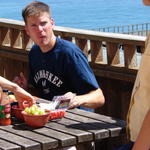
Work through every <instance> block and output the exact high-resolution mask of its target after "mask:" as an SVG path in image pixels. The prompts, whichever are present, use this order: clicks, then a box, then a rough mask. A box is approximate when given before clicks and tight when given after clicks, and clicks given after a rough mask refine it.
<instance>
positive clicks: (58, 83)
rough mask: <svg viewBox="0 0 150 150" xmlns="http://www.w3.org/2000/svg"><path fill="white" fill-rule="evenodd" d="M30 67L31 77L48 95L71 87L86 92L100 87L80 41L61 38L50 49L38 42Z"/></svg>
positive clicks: (31, 80)
mask: <svg viewBox="0 0 150 150" xmlns="http://www.w3.org/2000/svg"><path fill="white" fill-rule="evenodd" d="M29 67H30V77H29V81H30V83H31V84H32V85H33V86H34V87H36V88H37V89H38V90H39V93H40V97H43V98H45V99H49V100H51V99H52V98H53V96H56V95H63V94H65V93H66V92H69V91H71V92H73V93H76V94H77V95H80V94H86V93H88V92H90V91H91V90H95V89H97V88H99V85H98V83H97V81H96V79H95V76H94V74H93V71H92V70H91V68H90V66H89V64H88V60H87V58H86V56H85V55H84V53H83V52H82V51H81V50H80V49H79V47H78V46H77V45H75V44H73V43H72V42H69V41H66V40H62V39H60V38H57V39H56V44H55V46H54V48H53V49H52V50H50V51H48V52H46V53H43V52H42V51H41V50H40V47H39V46H37V45H34V46H33V47H32V49H31V51H30V52H29Z"/></svg>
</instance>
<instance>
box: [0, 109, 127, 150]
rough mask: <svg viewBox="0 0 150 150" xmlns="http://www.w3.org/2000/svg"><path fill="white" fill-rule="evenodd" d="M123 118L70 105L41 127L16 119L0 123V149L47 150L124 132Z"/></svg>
mask: <svg viewBox="0 0 150 150" xmlns="http://www.w3.org/2000/svg"><path fill="white" fill-rule="evenodd" d="M125 126H126V123H125V121H122V120H118V119H114V118H111V117H108V116H104V115H100V114H96V113H93V112H87V111H85V110H81V109H77V108H76V109H72V110H69V111H67V112H66V115H65V117H64V118H62V119H60V120H53V121H49V122H48V123H47V124H46V125H45V126H44V127H41V128H31V127H29V126H27V125H26V124H25V123H23V122H19V121H18V120H17V119H15V118H14V119H13V123H12V125H9V126H0V150H50V149H57V148H63V147H68V146H74V145H83V144H86V143H87V142H92V141H94V142H96V141H100V140H102V139H107V138H113V137H120V136H121V135H123V134H125Z"/></svg>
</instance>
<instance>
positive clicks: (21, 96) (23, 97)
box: [13, 84, 36, 108]
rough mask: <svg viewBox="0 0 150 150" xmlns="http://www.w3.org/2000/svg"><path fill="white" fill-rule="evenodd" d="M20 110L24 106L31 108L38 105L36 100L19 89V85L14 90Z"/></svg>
mask: <svg viewBox="0 0 150 150" xmlns="http://www.w3.org/2000/svg"><path fill="white" fill-rule="evenodd" d="M13 92H14V94H15V96H16V98H17V100H18V104H19V107H20V108H24V105H25V104H26V105H28V106H31V105H33V104H35V103H36V99H35V98H34V96H32V95H31V94H30V93H28V92H27V91H25V90H24V89H23V88H21V87H19V86H18V85H17V84H16V86H15V88H14V90H13Z"/></svg>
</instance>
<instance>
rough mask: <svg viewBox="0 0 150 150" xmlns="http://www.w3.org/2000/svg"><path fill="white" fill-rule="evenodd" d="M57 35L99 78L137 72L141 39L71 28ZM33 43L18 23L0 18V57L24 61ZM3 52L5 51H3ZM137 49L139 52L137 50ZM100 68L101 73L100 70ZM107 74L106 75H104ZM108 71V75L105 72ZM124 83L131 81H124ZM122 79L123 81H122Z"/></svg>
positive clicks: (60, 28)
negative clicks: (79, 51) (77, 50)
mask: <svg viewBox="0 0 150 150" xmlns="http://www.w3.org/2000/svg"><path fill="white" fill-rule="evenodd" d="M54 32H55V34H56V35H57V36H60V37H61V38H63V39H67V40H70V41H72V42H74V43H76V44H77V45H78V46H79V47H80V48H81V49H82V50H83V51H84V53H85V54H86V55H87V56H88V59H89V62H90V63H91V65H92V66H93V67H94V68H95V66H97V67H98V68H99V69H98V70H95V71H96V73H97V74H99V75H100V76H108V77H114V78H117V79H118V78H120V79H121V77H119V76H117V74H111V73H110V71H111V70H114V71H117V72H118V73H119V72H120V73H121V72H124V71H126V72H127V74H126V75H129V74H128V73H132V72H134V71H135V70H136V69H138V66H139V62H140V54H139V53H137V50H138V51H140V53H142V52H143V51H144V42H145V37H141V36H132V35H123V34H114V33H104V32H97V31H91V30H80V29H73V28H65V27H58V26H56V27H55V28H54ZM32 44H33V42H32V41H31V40H30V38H29V37H28V36H27V35H26V33H25V30H24V23H23V22H22V21H15V20H8V19H0V49H1V51H0V55H1V56H2V55H5V56H6V57H11V58H13V59H18V60H21V61H25V62H26V61H27V53H28V51H29V49H30V47H31V46H32ZM4 49H5V50H4ZM139 49H140V50H139ZM103 69H104V72H102V70H103ZM106 71H107V72H106ZM108 71H109V72H108ZM126 79H127V80H128V81H130V80H132V78H128V77H127V78H126ZM124 80H125V78H124Z"/></svg>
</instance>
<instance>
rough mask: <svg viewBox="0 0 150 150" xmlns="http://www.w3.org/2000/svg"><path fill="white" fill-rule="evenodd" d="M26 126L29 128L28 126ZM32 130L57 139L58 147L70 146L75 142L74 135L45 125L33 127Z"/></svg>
mask: <svg viewBox="0 0 150 150" xmlns="http://www.w3.org/2000/svg"><path fill="white" fill-rule="evenodd" d="M28 128H29V129H30V127H28ZM34 132H36V133H39V134H42V135H44V136H48V137H51V138H54V139H57V140H58V146H59V147H67V146H72V145H76V144H77V139H76V137H75V136H71V135H69V134H65V133H62V132H59V131H55V130H53V129H50V128H47V127H43V128H38V129H34Z"/></svg>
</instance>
